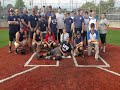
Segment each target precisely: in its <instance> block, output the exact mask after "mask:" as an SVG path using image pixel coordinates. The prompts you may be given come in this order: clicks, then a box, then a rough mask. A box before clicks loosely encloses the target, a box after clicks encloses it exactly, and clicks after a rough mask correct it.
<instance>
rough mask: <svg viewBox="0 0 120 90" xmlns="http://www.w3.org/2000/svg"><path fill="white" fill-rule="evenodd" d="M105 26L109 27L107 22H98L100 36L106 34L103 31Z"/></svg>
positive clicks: (105, 31) (102, 20) (105, 20)
mask: <svg viewBox="0 0 120 90" xmlns="http://www.w3.org/2000/svg"><path fill="white" fill-rule="evenodd" d="M106 25H109V21H108V20H107V19H106V18H105V19H101V20H100V22H99V33H100V34H106V33H107V30H105V27H106Z"/></svg>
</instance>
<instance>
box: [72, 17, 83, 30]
mask: <svg viewBox="0 0 120 90" xmlns="http://www.w3.org/2000/svg"><path fill="white" fill-rule="evenodd" d="M73 22H74V25H75V28H82V23H83V22H84V18H83V17H82V16H75V17H74V19H73Z"/></svg>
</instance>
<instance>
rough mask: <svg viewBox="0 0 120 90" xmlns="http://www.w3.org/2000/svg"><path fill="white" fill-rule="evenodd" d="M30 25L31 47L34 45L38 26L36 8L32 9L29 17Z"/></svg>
mask: <svg viewBox="0 0 120 90" xmlns="http://www.w3.org/2000/svg"><path fill="white" fill-rule="evenodd" d="M29 26H30V47H31V46H32V39H33V34H34V32H35V31H36V29H37V27H38V17H37V16H36V15H35V9H34V8H33V9H32V14H31V15H30V17H29Z"/></svg>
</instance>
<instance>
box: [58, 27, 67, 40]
mask: <svg viewBox="0 0 120 90" xmlns="http://www.w3.org/2000/svg"><path fill="white" fill-rule="evenodd" d="M67 37H69V34H68V33H67V31H66V29H65V28H64V29H63V33H62V34H61V37H60V41H61V42H64V41H66V38H67Z"/></svg>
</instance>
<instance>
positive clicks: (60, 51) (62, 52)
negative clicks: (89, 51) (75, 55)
mask: <svg viewBox="0 0 120 90" xmlns="http://www.w3.org/2000/svg"><path fill="white" fill-rule="evenodd" d="M71 50H72V48H71V44H70V38H69V37H67V38H66V41H64V42H62V43H61V44H60V46H58V47H56V48H54V49H53V50H51V51H50V52H48V53H45V54H43V55H40V56H38V57H37V59H38V60H39V59H40V58H42V57H45V59H53V60H61V59H62V56H64V57H66V58H71Z"/></svg>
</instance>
